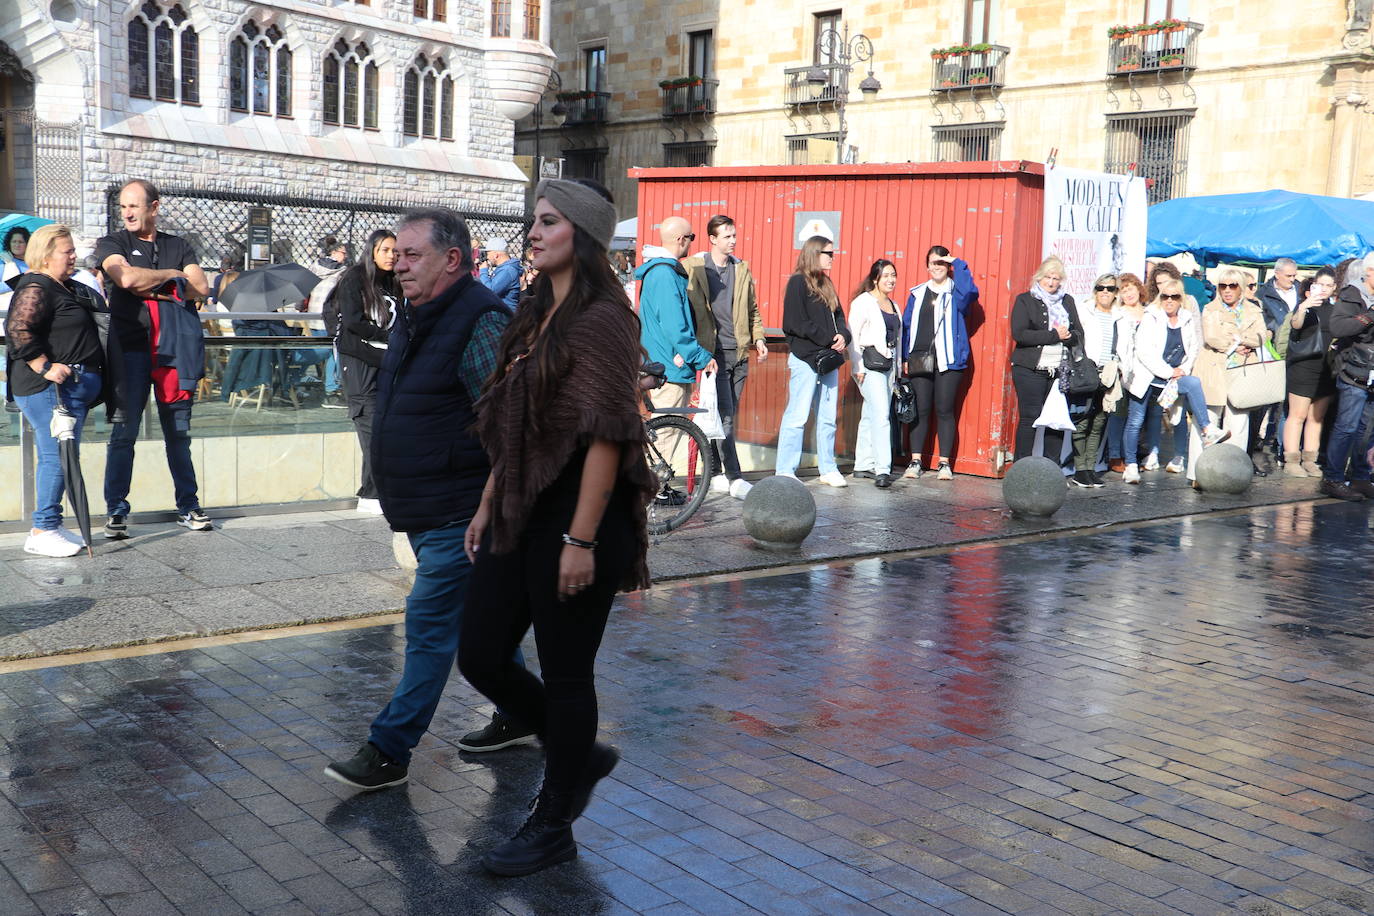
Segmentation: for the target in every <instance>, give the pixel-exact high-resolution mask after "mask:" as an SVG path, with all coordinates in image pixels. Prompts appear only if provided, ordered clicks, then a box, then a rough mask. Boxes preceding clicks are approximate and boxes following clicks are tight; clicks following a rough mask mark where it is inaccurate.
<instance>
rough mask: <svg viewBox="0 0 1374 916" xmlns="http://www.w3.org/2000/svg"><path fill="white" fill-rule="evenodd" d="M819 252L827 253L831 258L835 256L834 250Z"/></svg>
mask: <svg viewBox="0 0 1374 916" xmlns="http://www.w3.org/2000/svg"><path fill="white" fill-rule="evenodd" d="M821 254H824V255H829V256H830V257H832V258H833V257H834V256H835V252H834V251H822V252H821Z"/></svg>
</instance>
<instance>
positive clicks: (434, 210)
mask: <svg viewBox="0 0 1374 916" xmlns="http://www.w3.org/2000/svg"><path fill="white" fill-rule="evenodd" d="M415 223H429V241H430V244H431V245H433V246H434V247H435V249H437V250H438V251H448V250H449V249H450V248H457V249H458V251H459V253H460V254H461V255H462V262H461V264H462V267H463V269H464V270H469V271H470V270H472V233H471V232H470V231H469V230H468V224H467V220H465V219H463V218H462V217H461V216H459V215H458V212H457V211H456V210H450V209H449V208H448V207H417V208H415V209H413V210H407V211H406V212H405V213H403V214H401V218H400V220H399V221H397V223H396V230H397V231H398V232H399V231H400V230H401V229H404V228H405V227H406V226H411V225H414V224H415Z"/></svg>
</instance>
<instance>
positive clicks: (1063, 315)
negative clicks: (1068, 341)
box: [1030, 283, 1069, 328]
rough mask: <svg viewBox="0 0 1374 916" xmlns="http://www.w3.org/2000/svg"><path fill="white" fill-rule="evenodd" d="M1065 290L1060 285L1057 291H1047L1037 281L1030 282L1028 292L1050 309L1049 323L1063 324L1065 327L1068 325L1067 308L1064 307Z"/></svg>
mask: <svg viewBox="0 0 1374 916" xmlns="http://www.w3.org/2000/svg"><path fill="white" fill-rule="evenodd" d="M1067 292H1068V290H1066V289H1064V287H1062V286H1061V287H1059V290H1058V292H1054V293H1047V292H1045V288H1044V287H1043V286H1041V285H1040V284H1039V283H1031V288H1030V294H1031V295H1032V296H1034V297H1035V298H1037V299H1039V300H1040V301H1041V302H1043V303H1045V307H1046V308H1048V309H1049V310H1050V324H1051V325H1063V326H1064V327H1066V328H1067V327H1068V326H1069V310H1068V309H1066V308H1064V295H1065V294H1066V293H1067Z"/></svg>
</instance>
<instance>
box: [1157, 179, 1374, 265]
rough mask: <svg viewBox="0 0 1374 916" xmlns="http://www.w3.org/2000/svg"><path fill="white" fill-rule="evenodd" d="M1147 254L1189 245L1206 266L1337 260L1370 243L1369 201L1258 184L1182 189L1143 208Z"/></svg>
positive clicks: (1373, 229) (1373, 219)
mask: <svg viewBox="0 0 1374 916" xmlns="http://www.w3.org/2000/svg"><path fill="white" fill-rule="evenodd" d="M1145 247H1146V254H1147V256H1148V257H1152V258H1167V257H1168V256H1169V255H1173V254H1179V253H1180V252H1185V251H1186V252H1191V253H1192V255H1193V257H1194V258H1196V259H1197V261H1198V263H1200V264H1201V265H1203V266H1204V267H1215V266H1216V265H1218V264H1240V263H1244V264H1272V263H1274V261H1275V260H1276V259H1278V258H1284V257H1287V258H1292V259H1293V260H1295V261H1297V262H1298V263H1299V264H1304V265H1316V264H1335V263H1337V262H1339V261H1343V260H1344V259H1346V258H1354V257H1362V256H1364V255H1365V254H1367V253H1368V252H1370V251H1374V201H1366V200H1347V199H1346V198H1344V197H1322V196H1321V195H1318V194H1296V193H1294V192H1292V191H1256V192H1254V193H1251V194H1218V195H1215V196H1212V197H1180V198H1178V199H1177V200H1167V201H1165V202H1164V203H1160V204H1155V205H1154V206H1153V207H1151V208H1150V210H1149V232H1148V239H1147V241H1146V246H1145Z"/></svg>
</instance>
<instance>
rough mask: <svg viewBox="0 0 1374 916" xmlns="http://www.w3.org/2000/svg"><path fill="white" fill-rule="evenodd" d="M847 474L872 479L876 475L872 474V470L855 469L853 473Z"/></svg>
mask: <svg viewBox="0 0 1374 916" xmlns="http://www.w3.org/2000/svg"><path fill="white" fill-rule="evenodd" d="M849 476H850V477H854V478H860V477H861V478H863V479H864V480H873V479H874V478H875V477H877V476H878V475H876V474H874V473H873V472H872V471H855V472H854V473H852V474H850V475H849Z"/></svg>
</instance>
